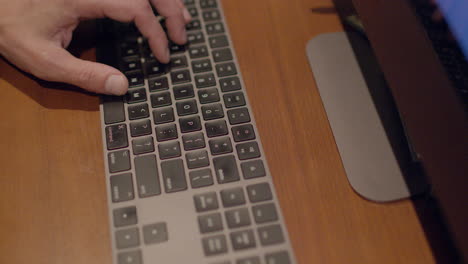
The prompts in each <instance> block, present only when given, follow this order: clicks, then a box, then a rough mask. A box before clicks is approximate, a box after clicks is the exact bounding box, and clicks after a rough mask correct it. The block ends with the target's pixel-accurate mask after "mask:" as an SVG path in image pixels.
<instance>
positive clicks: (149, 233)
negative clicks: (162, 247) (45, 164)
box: [143, 223, 169, 245]
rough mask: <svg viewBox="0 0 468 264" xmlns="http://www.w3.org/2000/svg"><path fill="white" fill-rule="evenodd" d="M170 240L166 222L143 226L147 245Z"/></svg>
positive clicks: (144, 239)
mask: <svg viewBox="0 0 468 264" xmlns="http://www.w3.org/2000/svg"><path fill="white" fill-rule="evenodd" d="M168 240H169V235H168V232H167V224H166V223H156V224H150V225H145V226H143V241H144V242H145V244H146V245H150V244H156V243H162V242H166V241H168Z"/></svg>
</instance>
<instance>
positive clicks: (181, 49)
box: [169, 43, 185, 54]
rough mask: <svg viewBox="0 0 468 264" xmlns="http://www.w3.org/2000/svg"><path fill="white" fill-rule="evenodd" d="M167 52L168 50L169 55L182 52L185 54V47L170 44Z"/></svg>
mask: <svg viewBox="0 0 468 264" xmlns="http://www.w3.org/2000/svg"><path fill="white" fill-rule="evenodd" d="M169 50H170V52H171V54H177V53H182V52H185V46H184V45H177V44H175V43H170V44H169Z"/></svg>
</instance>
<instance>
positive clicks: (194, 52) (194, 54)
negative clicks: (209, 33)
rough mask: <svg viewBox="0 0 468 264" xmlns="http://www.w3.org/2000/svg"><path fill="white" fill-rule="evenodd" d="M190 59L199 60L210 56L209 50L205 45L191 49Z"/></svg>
mask: <svg viewBox="0 0 468 264" xmlns="http://www.w3.org/2000/svg"><path fill="white" fill-rule="evenodd" d="M189 54H190V58H192V59H197V58H202V57H206V56H208V48H207V47H206V46H205V45H202V46H195V47H190V48H189Z"/></svg>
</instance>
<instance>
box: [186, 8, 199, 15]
mask: <svg viewBox="0 0 468 264" xmlns="http://www.w3.org/2000/svg"><path fill="white" fill-rule="evenodd" d="M187 10H188V11H189V13H190V15H191V16H192V17H197V16H198V11H197V8H196V7H189V8H187Z"/></svg>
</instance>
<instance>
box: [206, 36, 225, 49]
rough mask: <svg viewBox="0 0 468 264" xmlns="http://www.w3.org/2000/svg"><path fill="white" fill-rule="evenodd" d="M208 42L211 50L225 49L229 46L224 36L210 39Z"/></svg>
mask: <svg viewBox="0 0 468 264" xmlns="http://www.w3.org/2000/svg"><path fill="white" fill-rule="evenodd" d="M208 42H209V43H210V47H211V48H212V49H216V48H222V47H227V46H228V45H229V42H228V39H227V37H226V35H220V36H214V37H210V38H209V39H208Z"/></svg>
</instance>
